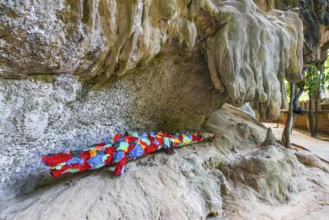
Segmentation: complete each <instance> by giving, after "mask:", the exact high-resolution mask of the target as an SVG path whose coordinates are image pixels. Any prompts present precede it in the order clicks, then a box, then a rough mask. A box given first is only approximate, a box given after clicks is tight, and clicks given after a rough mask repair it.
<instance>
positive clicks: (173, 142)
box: [42, 132, 214, 177]
mask: <svg viewBox="0 0 329 220" xmlns="http://www.w3.org/2000/svg"><path fill="white" fill-rule="evenodd" d="M213 136H214V135H213V134H211V133H206V132H188V133H183V134H179V133H176V134H175V135H169V134H168V133H166V132H164V133H162V132H159V133H157V134H155V133H153V132H150V133H145V132H144V133H142V134H140V135H138V133H133V134H132V135H129V134H128V133H126V134H125V135H123V136H121V135H119V134H117V135H115V136H114V138H113V139H110V140H107V141H105V142H104V143H99V144H96V145H93V146H91V147H90V148H88V149H85V150H83V151H72V152H68V153H58V154H51V155H47V156H44V157H43V158H42V161H43V162H44V163H45V164H46V165H47V166H50V167H51V174H52V176H53V177H59V176H61V175H63V174H65V173H76V172H82V171H85V170H94V169H98V168H100V167H103V166H106V165H112V164H113V165H115V172H114V174H115V175H117V176H120V175H122V174H123V173H124V170H125V166H126V163H127V160H132V159H136V158H138V157H141V156H143V155H146V154H150V153H153V152H155V151H159V150H162V149H164V150H165V152H166V153H168V154H172V153H174V148H177V147H183V146H186V145H189V144H193V143H196V142H201V141H204V140H206V139H209V138H211V137H213Z"/></svg>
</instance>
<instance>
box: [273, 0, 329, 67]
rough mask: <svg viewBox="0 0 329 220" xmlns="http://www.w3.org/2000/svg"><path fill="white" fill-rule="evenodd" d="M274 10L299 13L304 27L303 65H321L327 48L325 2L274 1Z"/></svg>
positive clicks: (328, 27)
mask: <svg viewBox="0 0 329 220" xmlns="http://www.w3.org/2000/svg"><path fill="white" fill-rule="evenodd" d="M275 8H277V9H280V10H294V11H297V12H298V13H299V16H300V18H301V20H302V21H303V27H304V48H303V56H304V63H305V64H310V63H322V62H324V61H325V60H326V58H327V54H328V53H327V50H328V47H329V44H328V42H329V6H328V1H326V0H298V1H297V0H275Z"/></svg>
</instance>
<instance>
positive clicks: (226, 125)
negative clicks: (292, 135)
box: [0, 105, 300, 219]
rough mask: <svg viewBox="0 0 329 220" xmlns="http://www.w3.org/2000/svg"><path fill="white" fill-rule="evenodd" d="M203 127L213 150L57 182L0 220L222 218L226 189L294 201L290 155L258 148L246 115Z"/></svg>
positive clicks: (222, 115) (7, 208)
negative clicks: (120, 172) (211, 135)
mask: <svg viewBox="0 0 329 220" xmlns="http://www.w3.org/2000/svg"><path fill="white" fill-rule="evenodd" d="M218 121H221V125H220V126H219V125H218ZM207 127H208V128H209V129H210V130H212V131H213V132H214V133H215V134H216V137H215V139H214V141H213V142H212V143H200V144H195V145H191V146H187V147H185V148H182V149H179V150H176V153H175V154H174V155H171V156H168V155H166V154H161V153H159V154H153V155H148V156H147V157H145V158H141V159H139V160H136V161H132V162H129V163H128V164H127V169H128V171H127V173H125V174H124V175H123V176H122V177H120V178H117V177H114V176H113V175H111V174H110V173H109V171H108V169H102V170H100V171H94V172H87V173H84V174H79V175H75V176H74V175H73V176H69V177H66V178H61V179H60V181H58V182H57V183H56V184H53V185H49V186H47V187H45V188H43V189H41V190H39V191H37V192H35V193H33V194H31V195H30V196H27V197H25V198H24V199H22V200H21V199H17V200H12V201H10V202H6V203H0V208H1V210H3V211H2V212H1V213H0V218H3V219H13V218H14V219H43V218H47V219H48V218H49V219H58V218H69V219H81V218H88V219H118V218H124V219H135V218H136V219H149V218H169V219H206V218H207V217H214V216H219V217H220V216H222V214H223V211H224V202H223V200H224V198H227V197H230V195H231V194H235V192H233V189H234V191H236V192H237V191H243V190H246V187H250V186H251V187H252V188H254V190H253V191H250V190H249V191H250V192H252V193H253V194H254V195H255V197H257V198H259V199H262V200H266V203H268V204H277V205H279V204H282V203H283V204H285V203H286V202H287V201H288V200H289V199H291V198H293V197H294V195H295V194H296V192H297V191H298V190H299V188H298V184H296V183H297V182H298V180H299V178H300V177H299V166H298V162H297V159H296V156H295V155H294V154H293V153H292V151H291V150H289V149H288V150H286V151H287V152H284V151H285V150H284V149H283V147H282V146H281V148H280V147H279V148H277V147H275V146H266V147H264V146H260V145H259V143H261V142H262V141H263V140H264V139H265V133H266V129H265V128H263V127H262V126H261V125H257V124H255V123H254V121H253V117H252V116H250V115H249V114H246V113H244V112H242V111H240V110H238V109H236V108H234V107H230V106H228V105H224V106H223V107H222V108H221V109H220V110H218V111H216V112H214V113H213V114H212V115H211V116H210V118H209V121H208V123H207ZM231 136H234V137H235V138H234V139H232V138H231ZM246 137H249V138H246ZM269 155H270V157H268V156H269ZM241 157H243V158H244V159H242V160H241ZM253 168H254V169H253ZM283 172H284V173H283ZM288 174H292V175H288ZM236 178H238V179H239V180H238V181H237V180H236ZM40 210H42V211H40Z"/></svg>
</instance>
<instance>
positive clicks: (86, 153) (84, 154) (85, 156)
mask: <svg viewBox="0 0 329 220" xmlns="http://www.w3.org/2000/svg"><path fill="white" fill-rule="evenodd" d="M80 158H83V159H84V160H85V161H87V160H89V159H90V151H89V150H88V151H82V153H81V156H80Z"/></svg>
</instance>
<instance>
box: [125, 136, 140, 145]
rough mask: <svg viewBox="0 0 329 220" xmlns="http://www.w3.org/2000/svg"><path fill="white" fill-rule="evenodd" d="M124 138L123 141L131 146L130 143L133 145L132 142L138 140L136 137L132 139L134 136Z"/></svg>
mask: <svg viewBox="0 0 329 220" xmlns="http://www.w3.org/2000/svg"><path fill="white" fill-rule="evenodd" d="M124 138H125V140H126V142H127V143H128V144H131V143H133V142H134V141H137V140H138V138H137V137H134V136H125V137H124Z"/></svg>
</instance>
